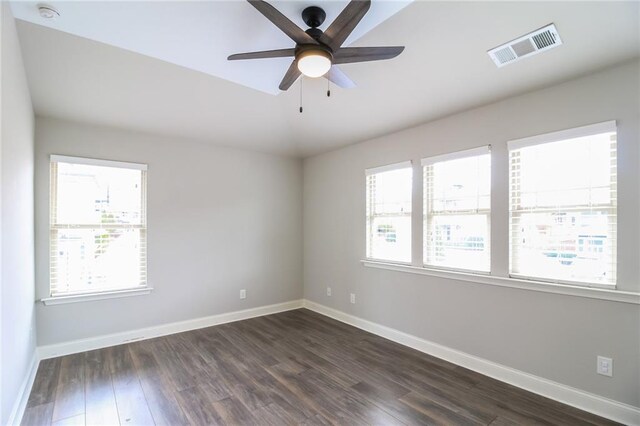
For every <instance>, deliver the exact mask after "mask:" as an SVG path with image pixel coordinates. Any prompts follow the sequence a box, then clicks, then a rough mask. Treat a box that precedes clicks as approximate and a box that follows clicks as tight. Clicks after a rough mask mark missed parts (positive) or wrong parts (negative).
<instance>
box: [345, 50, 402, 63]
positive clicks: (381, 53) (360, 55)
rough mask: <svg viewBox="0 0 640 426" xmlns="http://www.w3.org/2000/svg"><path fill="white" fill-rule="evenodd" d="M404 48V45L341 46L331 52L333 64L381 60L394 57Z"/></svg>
mask: <svg viewBox="0 0 640 426" xmlns="http://www.w3.org/2000/svg"><path fill="white" fill-rule="evenodd" d="M403 50H404V46H385V47H343V48H340V49H339V50H338V51H337V52H335V53H334V54H333V63H334V64H350V63H353V62H368V61H381V60H384V59H391V58H395V57H396V56H398V55H399V54H401V53H402V51H403Z"/></svg>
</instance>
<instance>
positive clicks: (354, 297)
mask: <svg viewBox="0 0 640 426" xmlns="http://www.w3.org/2000/svg"><path fill="white" fill-rule="evenodd" d="M351 303H352V304H353V305H355V304H356V294H355V293H351Z"/></svg>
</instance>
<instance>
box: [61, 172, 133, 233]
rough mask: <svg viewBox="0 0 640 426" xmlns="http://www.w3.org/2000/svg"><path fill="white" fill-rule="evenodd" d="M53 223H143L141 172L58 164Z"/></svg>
mask: <svg viewBox="0 0 640 426" xmlns="http://www.w3.org/2000/svg"><path fill="white" fill-rule="evenodd" d="M57 166H58V175H57V185H58V187H57V199H56V203H55V205H54V206H55V211H54V212H53V213H54V216H53V218H54V223H57V224H74V225H97V224H108V223H128V224H141V223H142V220H143V216H142V208H141V205H142V171H141V170H133V169H122V168H115V167H100V166H90V165H85V164H71V163H57Z"/></svg>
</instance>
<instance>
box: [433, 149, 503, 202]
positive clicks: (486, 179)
mask: <svg viewBox="0 0 640 426" xmlns="http://www.w3.org/2000/svg"><path fill="white" fill-rule="evenodd" d="M490 162H491V158H490V155H488V154H487V155H481V156H476V157H469V158H461V159H458V160H450V161H442V162H439V163H435V164H433V165H431V166H429V167H431V168H432V170H431V179H432V182H429V185H430V187H431V189H430V190H431V191H432V194H433V195H432V197H433V198H432V200H433V201H432V202H433V204H432V207H431V211H432V212H443V211H449V212H453V211H469V210H478V209H489V206H490V203H491V199H490V194H491V165H490Z"/></svg>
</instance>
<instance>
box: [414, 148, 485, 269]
mask: <svg viewBox="0 0 640 426" xmlns="http://www.w3.org/2000/svg"><path fill="white" fill-rule="evenodd" d="M422 166H423V175H424V237H423V244H424V250H423V256H424V259H423V260H424V264H425V265H426V266H430V267H438V268H446V269H461V270H470V271H477V272H489V271H490V267H491V257H490V252H491V248H490V214H491V153H490V147H489V146H484V147H480V148H474V149H471V150H467V151H460V152H456V153H451V154H447V155H443V156H438V157H431V158H425V159H423V160H422Z"/></svg>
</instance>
